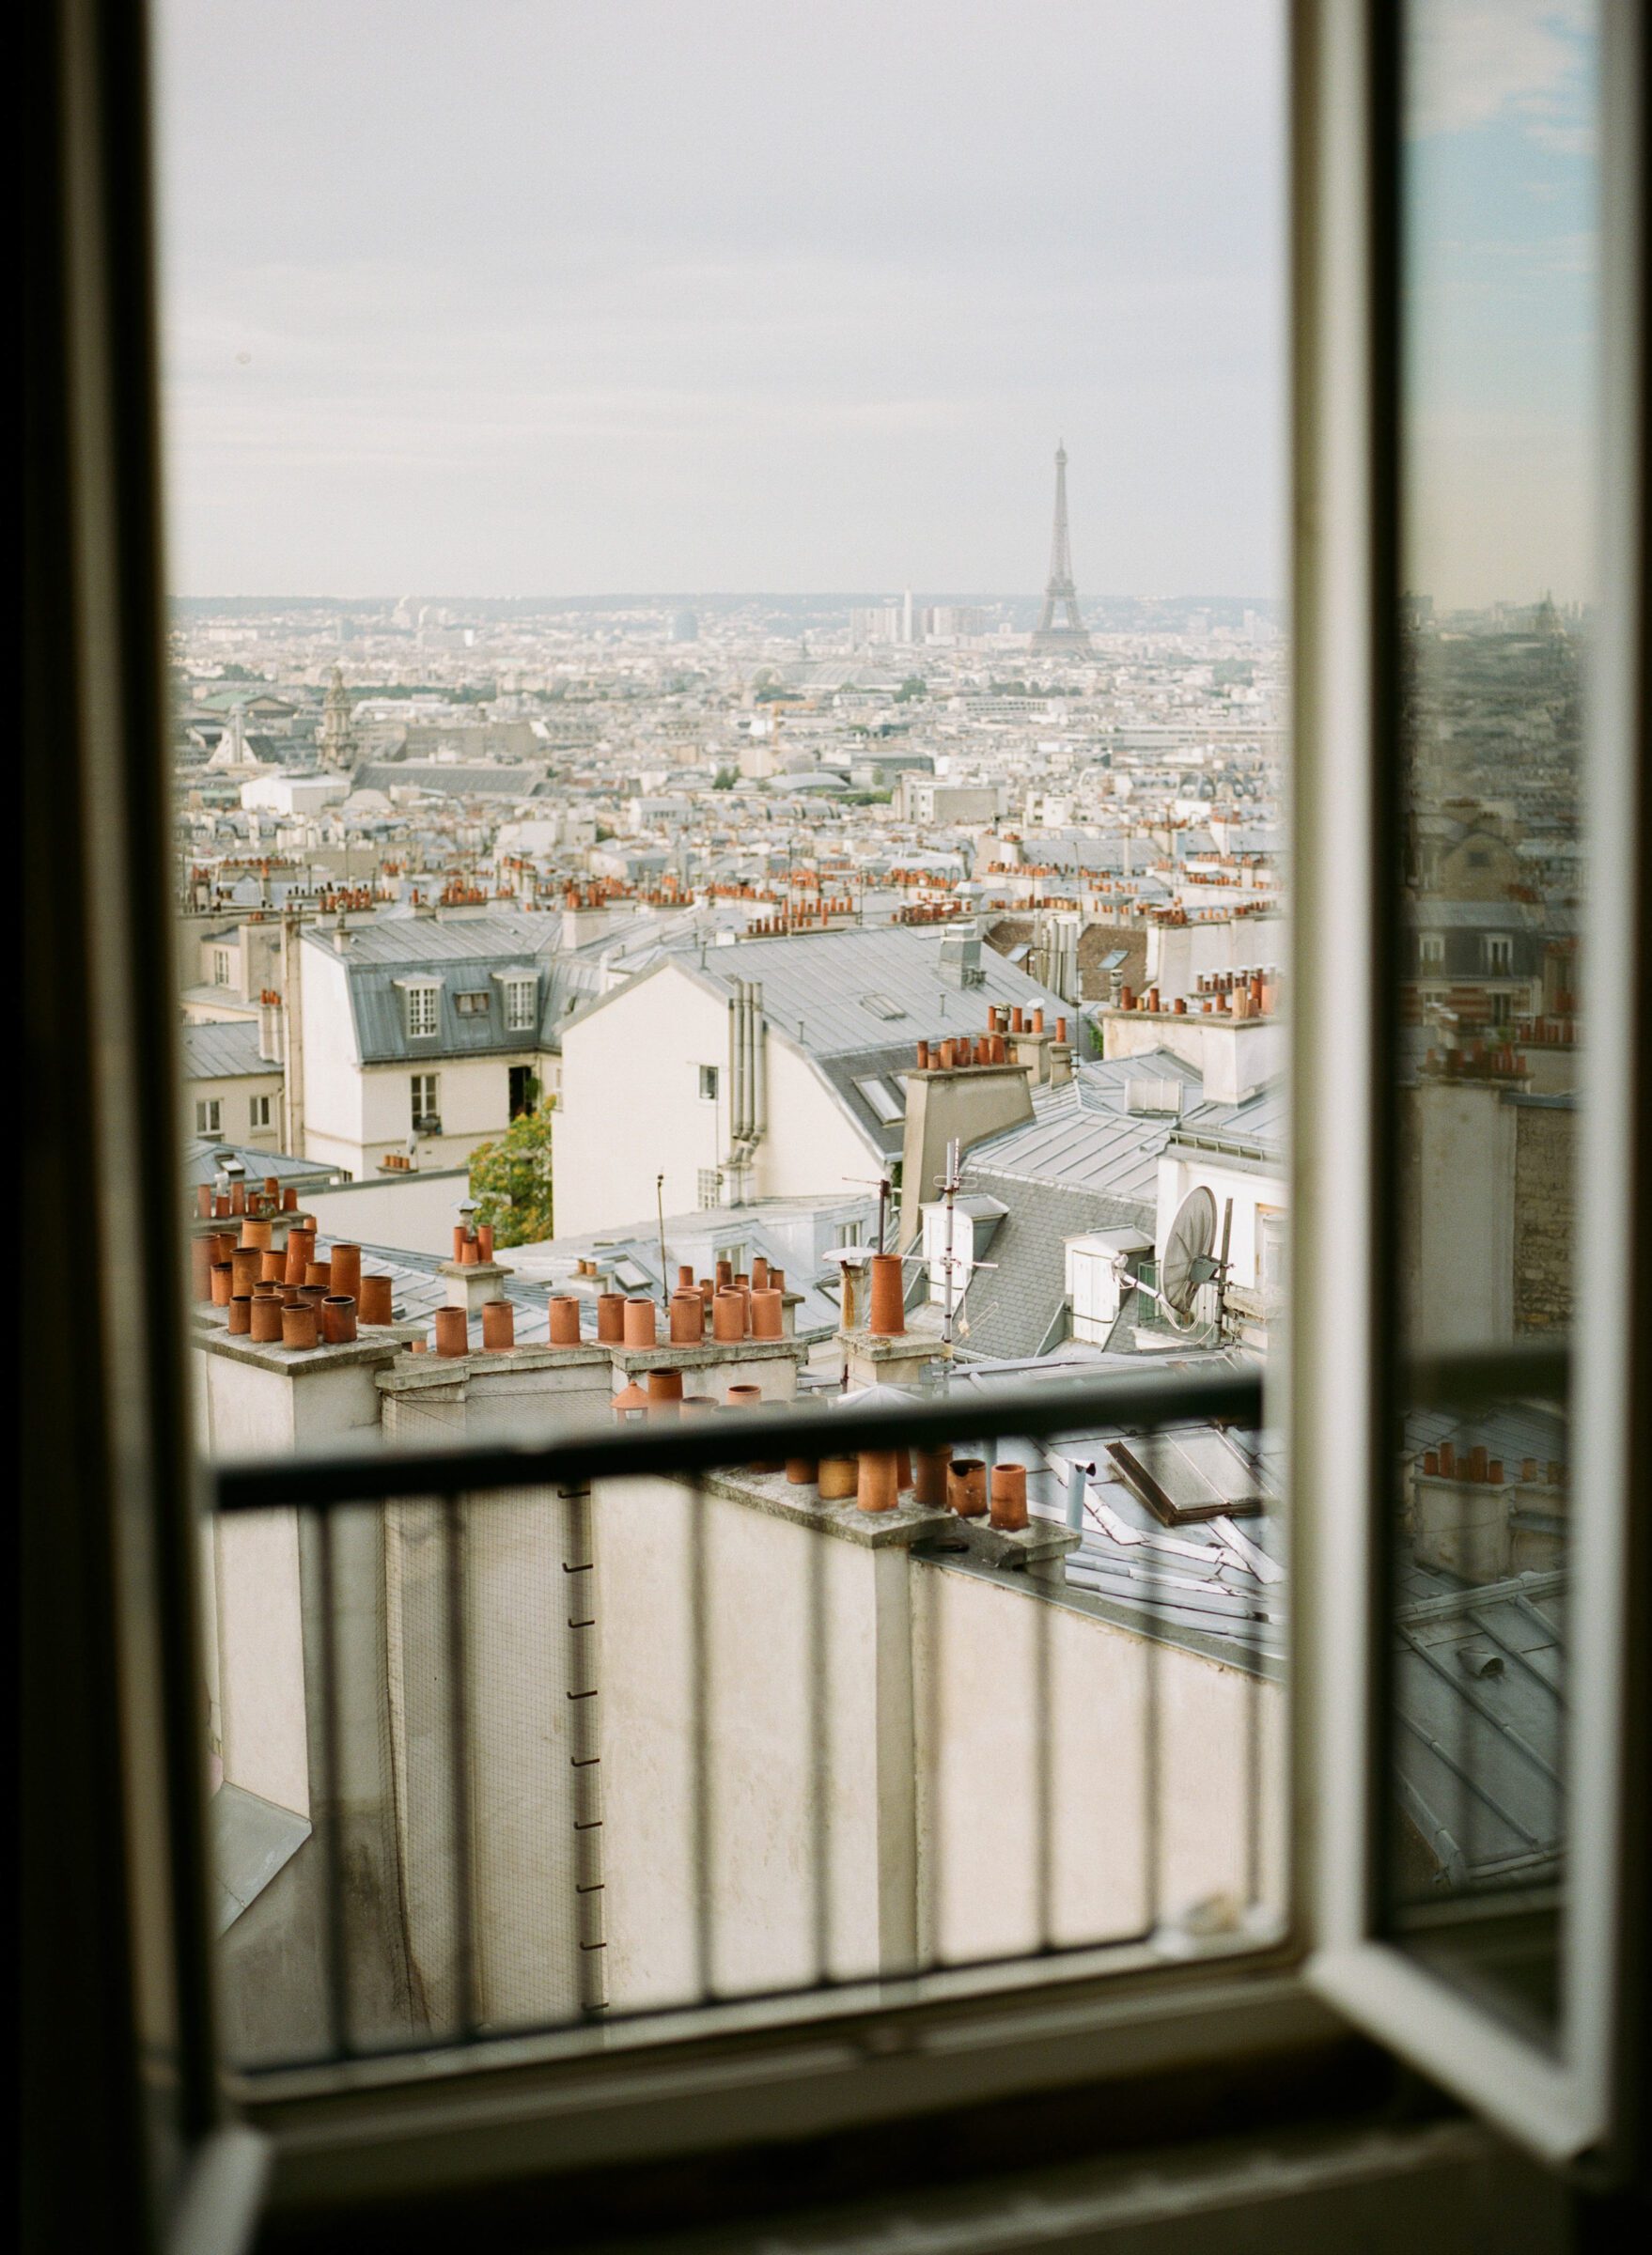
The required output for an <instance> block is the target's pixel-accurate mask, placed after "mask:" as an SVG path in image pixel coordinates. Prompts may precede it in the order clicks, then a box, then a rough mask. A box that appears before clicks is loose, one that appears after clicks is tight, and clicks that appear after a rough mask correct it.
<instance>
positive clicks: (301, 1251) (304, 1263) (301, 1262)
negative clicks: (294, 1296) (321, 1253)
mask: <svg viewBox="0 0 1652 2255" xmlns="http://www.w3.org/2000/svg"><path fill="white" fill-rule="evenodd" d="M315 1250H316V1233H315V1231H314V1230H313V1229H304V1228H302V1227H301V1228H298V1229H289V1230H288V1233H287V1281H288V1283H289V1284H302V1283H304V1270H305V1269H306V1268H307V1267H309V1263H310V1255H311V1254H312V1253H313V1252H315Z"/></svg>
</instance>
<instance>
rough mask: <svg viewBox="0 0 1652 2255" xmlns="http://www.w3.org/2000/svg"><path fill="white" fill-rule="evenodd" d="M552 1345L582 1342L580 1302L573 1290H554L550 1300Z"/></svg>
mask: <svg viewBox="0 0 1652 2255" xmlns="http://www.w3.org/2000/svg"><path fill="white" fill-rule="evenodd" d="M549 1311H550V1317H551V1345H553V1346H577V1345H579V1343H580V1303H579V1299H578V1296H577V1295H576V1294H575V1293H572V1292H553V1293H552V1295H551V1299H550V1302H549Z"/></svg>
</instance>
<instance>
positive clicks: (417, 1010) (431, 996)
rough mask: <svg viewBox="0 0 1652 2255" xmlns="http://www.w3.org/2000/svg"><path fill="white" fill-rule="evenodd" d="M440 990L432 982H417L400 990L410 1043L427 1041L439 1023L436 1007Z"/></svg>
mask: <svg viewBox="0 0 1652 2255" xmlns="http://www.w3.org/2000/svg"><path fill="white" fill-rule="evenodd" d="M441 993H442V989H441V988H440V987H439V986H438V985H437V984H436V982H435V981H434V980H430V981H426V980H422V979H421V980H419V981H417V982H416V983H410V984H409V985H408V986H406V987H404V988H403V989H402V1007H403V1010H404V1012H405V1014H406V1019H405V1022H406V1025H407V1034H408V1039H409V1040H410V1041H424V1040H428V1039H429V1038H430V1037H431V1036H432V1035H433V1034H435V1033H436V1031H437V1028H438V1025H439V1023H440V1019H439V1015H438V1005H439V1001H440V997H441Z"/></svg>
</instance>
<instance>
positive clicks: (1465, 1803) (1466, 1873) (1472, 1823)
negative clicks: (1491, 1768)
mask: <svg viewBox="0 0 1652 2255" xmlns="http://www.w3.org/2000/svg"><path fill="white" fill-rule="evenodd" d="M1472 1445H1473V1444H1471V1450H1472ZM1463 1469H1464V1468H1463V1467H1461V1466H1459V1467H1458V1470H1459V1471H1461V1470H1463ZM1467 1543H1468V1489H1467V1484H1466V1483H1465V1482H1463V1481H1461V1480H1459V1481H1458V1483H1457V1569H1458V1573H1459V1575H1460V1576H1461V1579H1463V1580H1464V1581H1467V1580H1468V1579H1469V1576H1468V1575H1467V1573H1465V1572H1463V1568H1464V1567H1465V1565H1466V1564H1467V1563H1468V1549H1467ZM1393 1680H1394V1681H1395V1683H1396V1684H1397V1682H1398V1680H1399V1661H1398V1656H1397V1654H1396V1655H1395V1661H1394V1678H1393ZM1454 1705H1455V1706H1456V1708H1457V1760H1458V1762H1459V1763H1460V1764H1461V1765H1462V1771H1463V1775H1464V1777H1466V1778H1473V1777H1477V1776H1478V1775H1479V1772H1478V1771H1477V1770H1476V1769H1475V1767H1474V1749H1473V1745H1472V1744H1471V1742H1470V1741H1471V1736H1472V1734H1473V1728H1474V1718H1473V1713H1472V1712H1471V1710H1470V1707H1469V1703H1468V1701H1467V1700H1465V1699H1459V1700H1457V1701H1455V1702H1454ZM1394 1737H1395V1757H1396V1760H1395V1766H1396V1767H1397V1755H1398V1740H1399V1734H1398V1732H1397V1730H1396V1731H1395V1734H1394ZM1457 1798H1458V1804H1459V1815H1460V1819H1461V1823H1462V1831H1461V1832H1460V1834H1459V1835H1458V1837H1459V1838H1460V1839H1461V1841H1462V1843H1463V1866H1464V1869H1463V1882H1464V1890H1465V1891H1466V1892H1467V1893H1470V1894H1472V1893H1473V1874H1474V1860H1475V1851H1476V1850H1477V1848H1478V1846H1479V1832H1480V1804H1479V1802H1478V1800H1477V1799H1476V1798H1475V1796H1474V1795H1473V1794H1472V1793H1464V1792H1463V1791H1462V1789H1461V1787H1460V1786H1459V1788H1458V1795H1457ZM1389 1886H1390V1889H1391V1891H1397V1890H1395V1889H1394V1882H1393V1879H1392V1877H1391V1878H1390V1881H1389Z"/></svg>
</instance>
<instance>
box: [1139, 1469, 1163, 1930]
mask: <svg viewBox="0 0 1652 2255" xmlns="http://www.w3.org/2000/svg"><path fill="white" fill-rule="evenodd" d="M1158 1438H1159V1435H1158V1428H1157V1427H1154V1428H1153V1430H1152V1432H1151V1433H1150V1434H1149V1436H1148V1439H1149V1445H1150V1446H1151V1447H1152V1448H1153V1451H1154V1454H1155V1455H1156V1454H1157V1453H1158V1449H1157V1444H1158ZM1157 1476H1158V1475H1157V1468H1155V1477H1157ZM1145 1551H1146V1555H1145V1559H1144V1561H1143V1564H1144V1566H1145V1584H1146V1593H1147V1650H1146V1657H1145V1665H1146V1677H1145V1686H1144V1690H1143V1702H1142V1785H1143V1795H1142V1800H1143V1807H1142V1856H1143V1868H1144V1875H1145V1890H1146V1905H1145V1908H1146V1917H1145V1921H1144V1923H1145V1927H1146V1930H1147V1932H1148V1933H1149V1934H1156V1933H1157V1932H1158V1930H1159V1926H1160V1922H1161V1872H1160V1864H1161V1843H1160V1837H1159V1835H1160V1822H1161V1802H1160V1785H1161V1780H1160V1765H1161V1735H1162V1718H1161V1713H1160V1682H1159V1643H1160V1636H1159V1554H1158V1552H1157V1550H1156V1549H1155V1548H1154V1547H1153V1546H1152V1544H1150V1543H1149V1544H1147V1545H1146V1546H1145Z"/></svg>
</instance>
